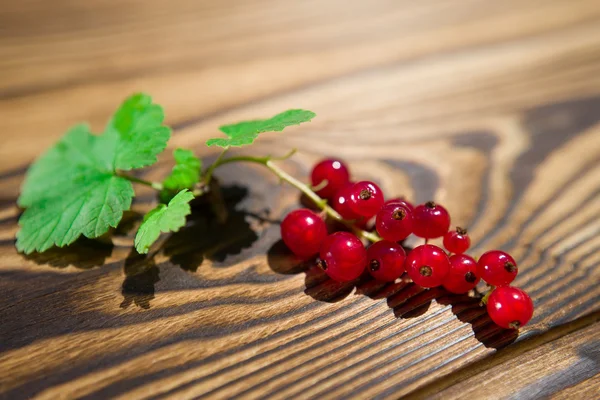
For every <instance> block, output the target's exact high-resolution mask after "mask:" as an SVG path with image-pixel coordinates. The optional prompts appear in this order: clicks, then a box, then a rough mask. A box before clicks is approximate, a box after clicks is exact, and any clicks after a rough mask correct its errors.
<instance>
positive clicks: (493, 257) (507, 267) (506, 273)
mask: <svg viewBox="0 0 600 400" xmlns="http://www.w3.org/2000/svg"><path fill="white" fill-rule="evenodd" d="M518 272H519V269H518V268H517V263H516V262H515V260H514V259H513V258H512V257H511V256H510V255H509V254H508V253H505V252H503V251H500V250H491V251H488V252H486V253H483V255H482V256H481V257H479V261H477V273H478V275H479V276H480V277H481V279H483V280H484V281H486V282H487V283H489V284H490V285H494V286H506V285H508V284H509V283H511V282H512V281H513V280H514V279H515V277H516V276H517V273H518Z"/></svg>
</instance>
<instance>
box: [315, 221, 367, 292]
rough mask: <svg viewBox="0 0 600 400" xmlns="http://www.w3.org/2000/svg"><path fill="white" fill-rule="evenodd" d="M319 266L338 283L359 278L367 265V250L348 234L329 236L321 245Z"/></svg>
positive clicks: (341, 233) (337, 233) (339, 233)
mask: <svg viewBox="0 0 600 400" xmlns="http://www.w3.org/2000/svg"><path fill="white" fill-rule="evenodd" d="M319 256H320V258H321V259H320V260H319V261H318V265H319V266H320V267H321V268H323V269H324V270H325V273H326V274H327V275H329V277H330V278H331V279H333V280H335V281H338V282H347V281H352V280H354V279H356V278H358V277H359V276H360V275H361V274H362V273H363V271H364V270H365V267H366V265H367V250H366V249H365V246H363V244H362V242H361V241H360V240H359V239H358V238H357V237H356V236H355V235H353V234H351V233H348V232H336V233H334V234H332V235H329V236H327V238H325V241H323V244H322V245H321V251H320V252H319Z"/></svg>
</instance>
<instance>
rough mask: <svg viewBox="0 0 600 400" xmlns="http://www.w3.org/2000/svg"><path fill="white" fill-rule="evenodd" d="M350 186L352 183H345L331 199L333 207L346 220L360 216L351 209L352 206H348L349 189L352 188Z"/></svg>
mask: <svg viewBox="0 0 600 400" xmlns="http://www.w3.org/2000/svg"><path fill="white" fill-rule="evenodd" d="M352 186H353V184H352V183H349V184H347V185H346V186H344V187H343V188H341V189H340V190H338V191H337V193H336V194H335V196H333V198H332V200H331V206H332V207H333V209H334V210H335V211H337V212H338V213H339V214H340V215H341V216H342V218H344V219H347V220H352V219H358V218H361V216H360V215H358V214H356V213H355V212H354V211H352V208H350V191H351V190H352Z"/></svg>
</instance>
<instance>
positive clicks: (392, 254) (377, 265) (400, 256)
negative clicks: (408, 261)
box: [367, 240, 406, 282]
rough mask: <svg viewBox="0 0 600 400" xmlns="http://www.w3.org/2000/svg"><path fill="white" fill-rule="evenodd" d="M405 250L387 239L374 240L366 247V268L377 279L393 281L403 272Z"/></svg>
mask: <svg viewBox="0 0 600 400" xmlns="http://www.w3.org/2000/svg"><path fill="white" fill-rule="evenodd" d="M405 258H406V252H405V251H404V249H403V248H402V246H400V245H399V244H397V243H394V242H390V241H388V240H380V241H379V242H375V243H373V244H372V245H371V247H369V248H368V249H367V260H368V263H367V270H368V271H369V273H370V274H371V276H372V277H373V278H375V279H377V280H379V281H384V282H393V281H395V280H396V279H398V278H400V275H402V273H403V272H404V259H405Z"/></svg>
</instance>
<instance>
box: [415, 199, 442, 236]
mask: <svg viewBox="0 0 600 400" xmlns="http://www.w3.org/2000/svg"><path fill="white" fill-rule="evenodd" d="M448 228H450V214H448V211H446V209H445V208H444V207H442V206H440V205H439V204H435V203H434V202H433V201H428V202H427V203H425V204H421V205H419V206H417V207H415V211H414V212H413V233H414V234H415V235H417V236H419V237H422V238H425V239H433V238H437V237H440V236H444V234H445V233H446V232H448Z"/></svg>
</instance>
